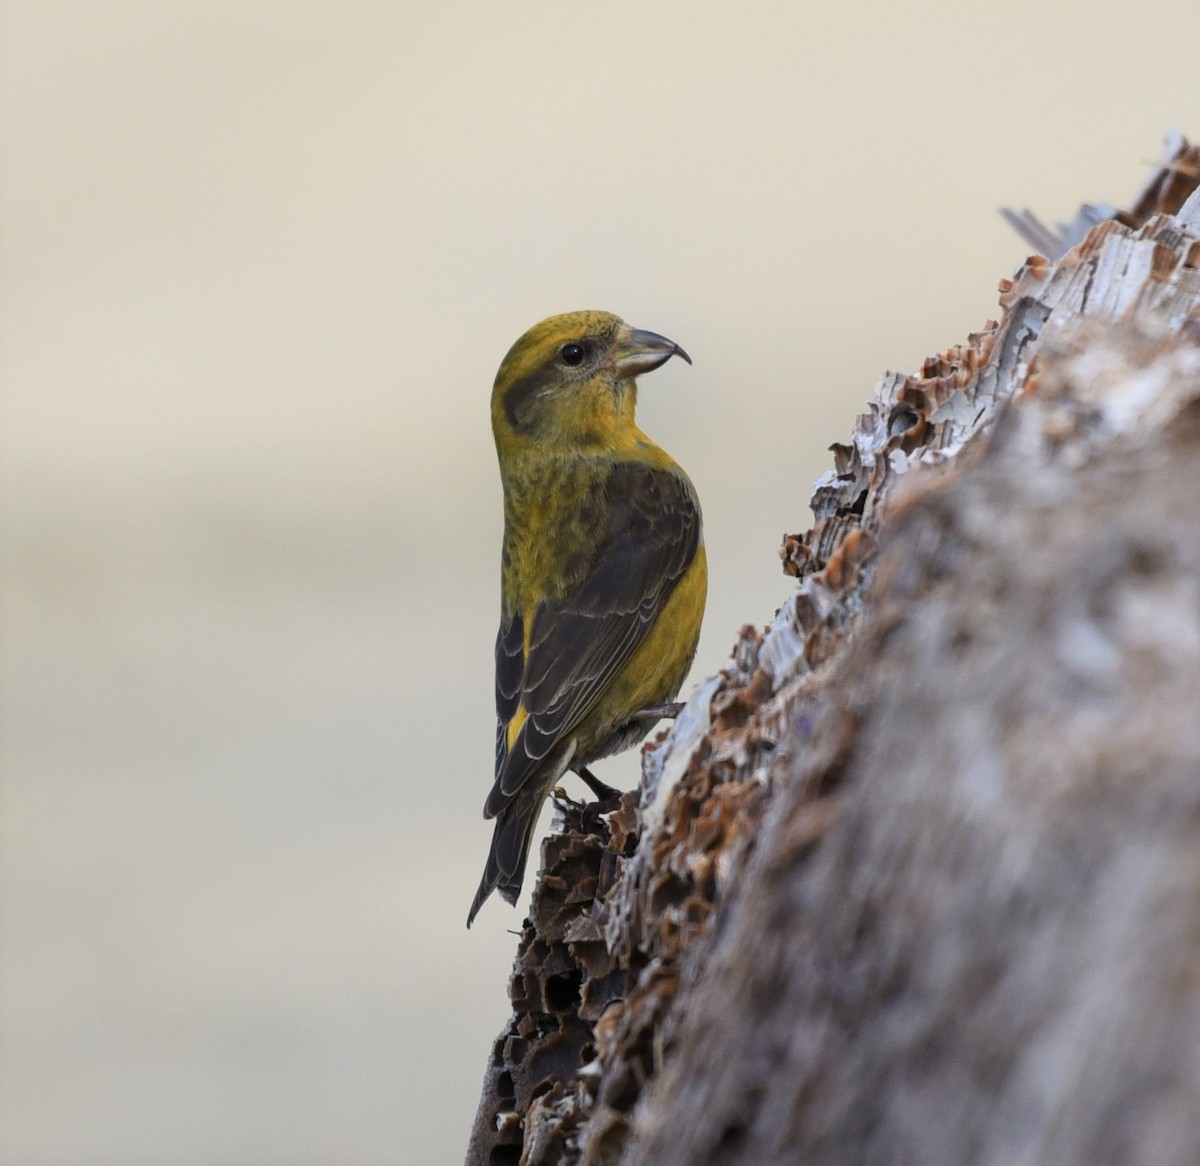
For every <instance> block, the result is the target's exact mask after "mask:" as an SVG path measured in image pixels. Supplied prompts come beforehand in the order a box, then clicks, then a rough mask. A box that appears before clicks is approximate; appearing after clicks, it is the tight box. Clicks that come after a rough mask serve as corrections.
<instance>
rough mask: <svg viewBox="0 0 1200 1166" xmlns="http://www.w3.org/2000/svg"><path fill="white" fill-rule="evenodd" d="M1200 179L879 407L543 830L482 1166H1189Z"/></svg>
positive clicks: (492, 1078) (1116, 228)
mask: <svg viewBox="0 0 1200 1166" xmlns="http://www.w3.org/2000/svg"><path fill="white" fill-rule="evenodd" d="M1181 176H1182V177H1181ZM1198 176H1200V151H1197V150H1196V149H1195V148H1193V147H1189V146H1187V144H1186V143H1183V142H1181V141H1177V142H1174V143H1172V146H1171V156H1170V157H1169V158H1168V159H1167V161H1166V164H1165V165H1164V167H1163V171H1162V172H1161V173H1160V174H1159V175H1158V176H1156V179H1155V180H1154V182H1152V183H1151V184H1150V185H1149V186H1148V187H1147V192H1149V193H1144V194H1143V196H1142V198H1141V200H1140V202H1139V205H1138V207H1135V208H1134V210H1136V211H1137V214H1136V215H1134V214H1133V211H1129V212H1122V214H1123V216H1124V217H1125V218H1126V219H1127V220H1128V225H1126V224H1125V223H1122V222H1117V221H1107V222H1104V223H1101V224H1100V225H1098V226H1096V227H1094V228H1093V229H1092V230H1091V231H1090V232H1089V233H1088V234H1087V236H1086V238H1084V240H1083V241H1082V242H1081V243H1079V244H1078V245H1077V246H1075V247H1074V248H1073V249H1071V250H1069V251H1067V252H1066V253H1065V254H1064V255H1063V256H1062V257H1061V258H1060V259H1059V260H1058V261H1057V262H1055V263H1051V262H1050V261H1049V260H1047V259H1044V258H1040V257H1035V258H1033V259H1031V260H1029V261H1028V262H1027V263H1026V264H1025V265H1024V266H1023V267H1022V269H1021V270H1020V271H1019V272H1018V273H1017V276H1016V277H1015V279H1014V280H1012V281H1005V283H1004V284H1003V285H1002V296H1001V304H1002V307H1003V315H1002V318H1001V320H1000V322H999V323H997V324H989V325H988V326H987V327H985V328H984V329H983V330H982V331H981V332H980V333H978V334H977V335H974V336H972V337H970V339H969V341H968V342H967V343H966V344H965V345H962V346H959V347H957V348H954V349H951V350H950V351H949V352H947V353H946V354H944V355H943V356H941V357H938V358H936V359H933V360H930V361H928V362H926V365H925V367H924V368H923V369H922V371H921V373H920V375H919V376H913V377H902V376H889V377H885V378H884V380H883V381H881V382H880V384H879V385H878V386H877V387H876V390H875V394H874V398H873V400H872V401H871V403H870V407H869V410H868V412H867V413H865V414H864V415H863V416H862V417H860V418H859V421H858V424H857V426H856V428H855V431H854V434H853V436H852V438H851V440H850V441H849V442H848V443H846V444H845V445H842V446H837V447H835V448H834V460H835V468H834V470H832V471H831V472H830V473H828V474H826V475H825V476H824V477H823V478H822V479H821V480H820V481H819V482H818V484H817V488H816V491H815V493H814V496H813V503H812V505H813V511H814V514H815V516H816V522H815V524H814V526H813V527H812V529H811V530H809V531H808V532H807V533H806V534H804V535H802V536H796V537H790V538H788V539H787V540H786V541H785V544H784V547H783V550H782V554H783V557H784V564H785V569H786V570H788V571H789V573H791V574H793V575H795V576H797V577H798V579H799V582H798V587H797V592H796V595H795V597H794V599H793V600H792V601H791V602H789V603H787V604H785V605H784V607H783V608H782V609H781V610H780V612H779V613H778V615H777V616H776V618H775V620H774V622H773V623H772V625H771V626H770V628H769V629H768V631H767V633H766V635H765V636H759V635H758V634H757V633H756V632H755V631H754V629H752V628H747V629H744V630H743V633H742V636H741V638H740V640H739V643H738V645H737V647H736V649H735V651H734V655H733V658H732V659H731V660H730V662H729V664H728V665H727V666H726V668H725V670H724V671H723V673H722V674H721V675H720V676H717V677H714V678H712V679H711V680H710V681H708V682H707V683H706V684H704V685H702V686H701V687H700V689H699V690H698V691H697V693H696V694H695V695H694V696H693V698H692V700H691V701H690V702H689V705H688V708H687V709H686V710H685V712H684V714H683V715H682V716H681V717H680V719H679V721H678V722H677V723H676V725H675V726H674V728H673V729H672V730H671V732H670V733H668V734H666V735H664V737H663V738H662V739H661V740H660V741H659V742H658V743H657V744H656V745H655V747H654V748H653V749H652V750H650V751H649V752H648V753H647V755H646V757H645V764H644V772H643V780H642V783H641V787H640V789H639V790H638V791H635V792H633V793H630V794H627V795H625V797H624V798H623V799H622V803H621V806H620V808H619V809H618V810H617V811H616V812H615V813H613V814H612V815H610V816H609V817H607V818H604V817H601V816H600V815H599V814H598V813H597V811H596V810H595V809H594V808H592V807H583V806H579V805H576V804H574V803H569V802H564V803H562V805H561V806H560V821H559V829H558V832H556V833H555V834H554V835H552V836H551V837H550V838H549V839H548V840H547V842H546V844H545V846H544V861H543V871H542V874H541V875H540V877H539V879H538V882H537V886H536V889H535V893H534V898H533V904H532V909H531V914H530V918H529V920H527V922H526V924H525V927H524V930H523V933H522V937H521V940H520V946H519V949H518V953H517V958H516V962H515V965H514V969H513V975H512V980H511V982H510V995H511V998H512V1002H513V1016H512V1019H511V1020H510V1022H509V1024H508V1025H507V1026H506V1029H505V1031H504V1032H503V1033H502V1034H501V1035H500V1037H499V1038H498V1039H497V1041H496V1043H495V1046H494V1049H493V1055H492V1058H491V1061H490V1063H489V1066H488V1069H487V1073H486V1076H485V1081H484V1088H483V1095H482V1098H481V1101H480V1106H479V1111H478V1114H477V1119H476V1125H475V1129H474V1131H473V1134H472V1138H471V1144H470V1148H469V1151H468V1156H467V1161H468V1163H470V1164H476V1163H480V1164H481V1163H506V1162H508V1163H518V1162H520V1163H524V1164H526V1166H549V1164H552V1163H564V1164H566V1163H592V1164H599V1163H605V1164H609V1163H612V1164H616V1163H625V1164H628V1166H633V1164H645V1166H650V1164H654V1166H672V1164H679V1166H684V1164H687V1166H702V1164H706V1163H711V1164H714V1166H715V1164H717V1163H721V1164H735V1163H738V1164H743V1163H744V1164H745V1166H751V1164H754V1166H771V1164H773V1163H784V1162H804V1163H830V1164H832V1163H839V1164H840V1163H846V1162H866V1163H869V1162H880V1163H883V1162H888V1163H891V1162H914V1163H916V1162H920V1163H928V1162H955V1163H961V1162H987V1163H991V1162H995V1163H1013V1162H1022V1163H1026V1162H1027V1163H1035V1162H1036V1163H1043V1162H1044V1163H1055V1164H1073V1163H1079V1164H1083V1163H1105V1162H1113V1163H1116V1162H1130V1163H1141V1162H1145V1163H1147V1164H1148V1163H1151V1162H1153V1163H1184V1162H1194V1161H1195V1160H1196V1146H1197V1145H1200V1105H1198V1104H1197V1102H1196V1099H1197V1097H1200V962H1198V961H1197V959H1196V953H1197V950H1198V944H1200V194H1193V195H1192V196H1191V198H1190V200H1189V201H1188V202H1187V203H1186V204H1184V198H1185V197H1187V194H1188V190H1189V189H1190V190H1194V189H1195V186H1196V180H1197V177H1198ZM1155 191H1157V193H1154V192H1155ZM1164 192H1166V194H1164ZM1166 195H1169V199H1168V198H1167V197H1166ZM1163 209H1167V210H1170V211H1171V212H1177V213H1172V214H1170V215H1168V214H1160V213H1158V212H1159V211H1161V210H1163Z"/></svg>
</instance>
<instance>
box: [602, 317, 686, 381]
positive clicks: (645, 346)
mask: <svg viewBox="0 0 1200 1166" xmlns="http://www.w3.org/2000/svg"><path fill="white" fill-rule="evenodd" d="M673 356H681V357H683V359H684V360H686V361H687V362H688V364H691V363H692V358H691V357H690V356H688V354H687V353H686V352H684V351H683V349H682V348H680V347H679V345H678V344H676V343H675V341H674V340H668V339H667V338H666V337H665V336H660V335H659V334H658V333H657V332H645V331H643V330H642V329H641V328H630V327H629V325H628V324H622V325H621V328H620V330H619V331H618V333H617V336H616V344H615V345H614V348H613V367H614V368H615V369H616V370H617V375H618V376H619V377H620V378H621V379H622V380H626V379H628V380H632V379H633V378H634V377H636V376H639V375H640V374H642V373H644V372H650V371H652V370H653V369H656V368H658V367H659V366H660V365H663V364H666V363H667V361H668V360H670V359H671V357H673Z"/></svg>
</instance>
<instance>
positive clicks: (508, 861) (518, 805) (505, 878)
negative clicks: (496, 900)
mask: <svg viewBox="0 0 1200 1166" xmlns="http://www.w3.org/2000/svg"><path fill="white" fill-rule="evenodd" d="M522 794H525V791H522ZM543 801H545V795H544V794H543V795H542V796H541V797H538V798H533V797H529V796H527V795H526V796H522V795H518V796H517V797H516V798H514V799H513V801H511V802H510V803H509V804H508V805H507V806H505V807H504V809H503V810H501V811H500V813H499V814H498V815H497V817H496V829H495V830H494V831H493V832H492V848H491V850H489V851H488V857H487V865H486V866H485V867H484V868H483V878H482V879H480V880H479V890H477V891H476V892H475V899H474V901H473V902H472V903H471V910H470V911H469V912H468V913H467V926H468V927H470V926H471V924H472V923H473V922H474V921H475V916H476V915H477V914H478V912H479V908H480V907H482V906H483V903H484V900H485V899H486V898H487V897H488V895H490V894H491V893H492V892H493V891H497V890H498V891H499V892H500V897H501V898H502V899H504V900H506V901H507V902H509V903H512V904H513V905H514V906H515V905H516V902H517V896H518V895H519V894H520V893H521V884H522V883H523V882H524V881H525V863H526V861H527V860H528V858H529V844H530V842H531V841H532V839H533V831H534V828H535V827H536V826H537V820H538V813H539V811H540V810H541V808H542V802H543Z"/></svg>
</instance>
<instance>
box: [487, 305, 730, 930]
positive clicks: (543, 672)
mask: <svg viewBox="0 0 1200 1166" xmlns="http://www.w3.org/2000/svg"><path fill="white" fill-rule="evenodd" d="M676 355H678V356H680V357H682V358H683V359H684V360H686V361H687V362H688V363H689V364H690V363H691V358H690V357H689V356H688V355H687V353H686V352H684V351H683V349H682V348H680V347H679V345H678V344H676V343H675V342H674V341H671V340H668V339H667V338H666V337H664V336H659V335H657V334H656V333H654V332H642V331H639V330H637V329H634V328H630V327H629V326H628V325H627V324H625V323H624V322H623V321H622V320H619V319H618V318H617V317H616V316H613V315H611V314H610V313H608V312H571V313H568V314H567V315H563V316H552V317H550V318H549V319H548V320H543V321H542V322H541V323H540V324H538V325H536V326H535V327H533V328H531V329H530V330H529V331H528V332H526V333H525V335H524V336H522V337H521V339H520V340H518V341H517V342H516V344H514V345H513V346H512V348H511V349H510V350H509V352H508V355H507V356H506V357H505V358H504V361H503V363H502V364H501V365H500V371H499V372H498V373H497V374H496V381H495V385H494V386H493V389H492V431H493V433H494V435H495V439H496V452H497V454H498V456H499V460H500V478H501V482H502V484H503V487H504V548H503V556H502V562H501V610H500V631H499V634H498V635H497V637H496V772H495V782H494V784H493V785H492V789H491V792H490V793H489V794H488V797H487V801H486V802H485V803H484V809H483V813H484V817H486V818H495V819H496V826H495V831H494V833H493V836H492V845H491V850H490V852H489V853H488V859H487V866H486V868H485V870H484V873H483V879H482V880H481V882H480V884H479V890H478V892H477V893H476V895H475V901H474V902H473V903H472V904H471V910H470V914H469V915H468V916H467V926H468V927H469V926H470V925H471V922H472V920H473V919H474V918H475V915H476V912H478V910H479V908H480V906H481V905H482V903H483V901H484V900H485V899H486V898H487V897H488V895H489V894H491V892H492V891H493V890H496V889H499V891H500V894H501V896H503V898H505V899H507V900H508V902H510V903H515V902H516V899H517V895H518V893H519V892H520V890H521V882H522V880H523V878H524V872H525V863H526V859H527V858H528V854H529V845H530V841H531V838H532V835H533V831H534V828H535V826H536V824H537V819H538V814H539V812H540V810H541V807H542V803H543V802H544V801H545V799H546V797H547V795H548V794H549V793H550V791H551V790H552V789H553V788H554V786H555V785H556V783H557V782H558V781H559V779H560V778H561V777H562V775H563V774H564V773H565V772H566V771H567V770H568V769H570V770H573V771H574V772H575V773H577V774H579V775H580V776H581V777H583V778H584V780H586V781H587V782H588V784H589V785H591V786H592V788H593V789H595V790H597V791H598V792H599V791H600V790H604V789H605V788H606V787H603V786H602V785H600V783H599V782H597V781H596V779H595V778H594V777H593V776H592V774H591V773H590V771H589V770H588V769H587V765H588V764H589V763H590V762H592V761H595V760H596V759H597V758H600V757H605V756H608V755H609V754H611V753H615V752H617V751H618V750H620V749H625V748H627V747H628V746H630V745H632V744H634V743H636V742H638V741H640V740H642V738H643V737H645V736H646V734H647V733H648V732H649V731H650V729H651V727H652V726H653V724H654V719H655V717H654V712H655V711H657V710H655V709H654V706H657V705H660V704H662V703H663V702H665V701H669V700H671V699H672V698H673V697H674V696H675V694H676V693H677V692H678V691H679V686H680V685H681V684H682V683H683V680H684V677H685V676H686V675H687V671H688V668H689V667H690V665H691V662H692V657H693V656H694V655H695V651H696V641H697V639H698V638H699V635H700V622H701V619H702V618H703V615H704V601H705V597H706V593H707V589H708V567H707V561H706V559H705V554H704V540H703V537H702V534H701V525H700V504H699V501H698V500H697V497H696V491H695V488H694V487H693V486H692V483H691V481H690V480H689V479H688V476H687V474H685V473H684V472H683V470H682V469H681V468H680V467H679V465H678V464H677V463H676V462H675V461H674V460H673V459H672V458H671V457H670V456H669V455H668V454H667V453H666V452H665V451H664V450H662V449H661V448H660V447H659V446H657V445H656V444H655V443H654V442H653V441H651V440H650V438H649V437H647V436H646V434H645V433H643V432H642V431H641V430H640V429H639V428H638V427H637V424H636V422H635V420H634V407H635V405H636V403H637V385H636V383H635V380H634V378H635V377H637V376H638V374H640V373H644V372H650V371H651V370H652V369H656V368H658V367H659V366H660V365H661V364H664V363H665V362H666V361H668V360H669V359H670V358H671V357H672V356H676ZM647 710H650V712H649V715H647ZM639 714H642V715H639Z"/></svg>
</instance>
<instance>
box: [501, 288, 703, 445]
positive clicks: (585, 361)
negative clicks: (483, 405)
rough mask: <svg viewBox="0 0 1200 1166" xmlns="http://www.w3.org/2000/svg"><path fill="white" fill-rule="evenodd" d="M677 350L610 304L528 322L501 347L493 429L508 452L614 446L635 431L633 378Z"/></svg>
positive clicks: (684, 355)
mask: <svg viewBox="0 0 1200 1166" xmlns="http://www.w3.org/2000/svg"><path fill="white" fill-rule="evenodd" d="M672 356H681V357H682V358H683V359H684V360H686V361H687V362H688V364H691V363H692V358H691V357H690V356H688V354H687V353H686V352H684V350H683V349H682V348H680V347H679V345H678V344H676V343H675V341H673V340H668V339H667V338H666V337H665V336H659V335H658V334H657V333H656V332H643V331H641V330H640V329H637V328H631V327H630V326H629V325H628V324H626V323H625V321H624V320H621V319H619V318H618V317H617V316H614V315H612V313H611V312H567V313H566V314H565V315H562V316H551V317H550V318H549V319H546V320H543V321H542V322H541V323H540V324H535V325H534V326H533V327H532V328H530V329H529V331H528V332H526V333H525V335H524V336H522V337H521V339H520V340H518V341H517V342H516V344H514V345H513V346H512V348H510V349H509V350H508V355H507V356H506V357H505V358H504V361H503V363H502V364H501V365H500V371H499V372H498V373H496V383H495V385H494V386H493V388H492V429H493V431H494V432H495V435H496V446H497V448H498V449H499V451H500V455H501V458H502V459H503V458H504V456H505V455H506V453H507V452H509V451H512V452H516V451H517V450H518V449H521V448H530V447H542V448H549V449H554V450H566V449H572V448H575V449H578V448H592V449H595V448H605V447H610V446H611V447H618V446H620V444H621V443H622V439H625V438H627V437H628V436H629V435H630V434H636V428H635V426H634V419H633V418H634V406H635V405H636V403H637V386H636V384H635V383H634V378H635V377H636V376H637V375H638V374H639V373H643V372H650V370H651V369H655V368H658V367H659V365H661V364H665V363H666V362H667V361H668V360H670V359H671V357H672Z"/></svg>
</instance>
